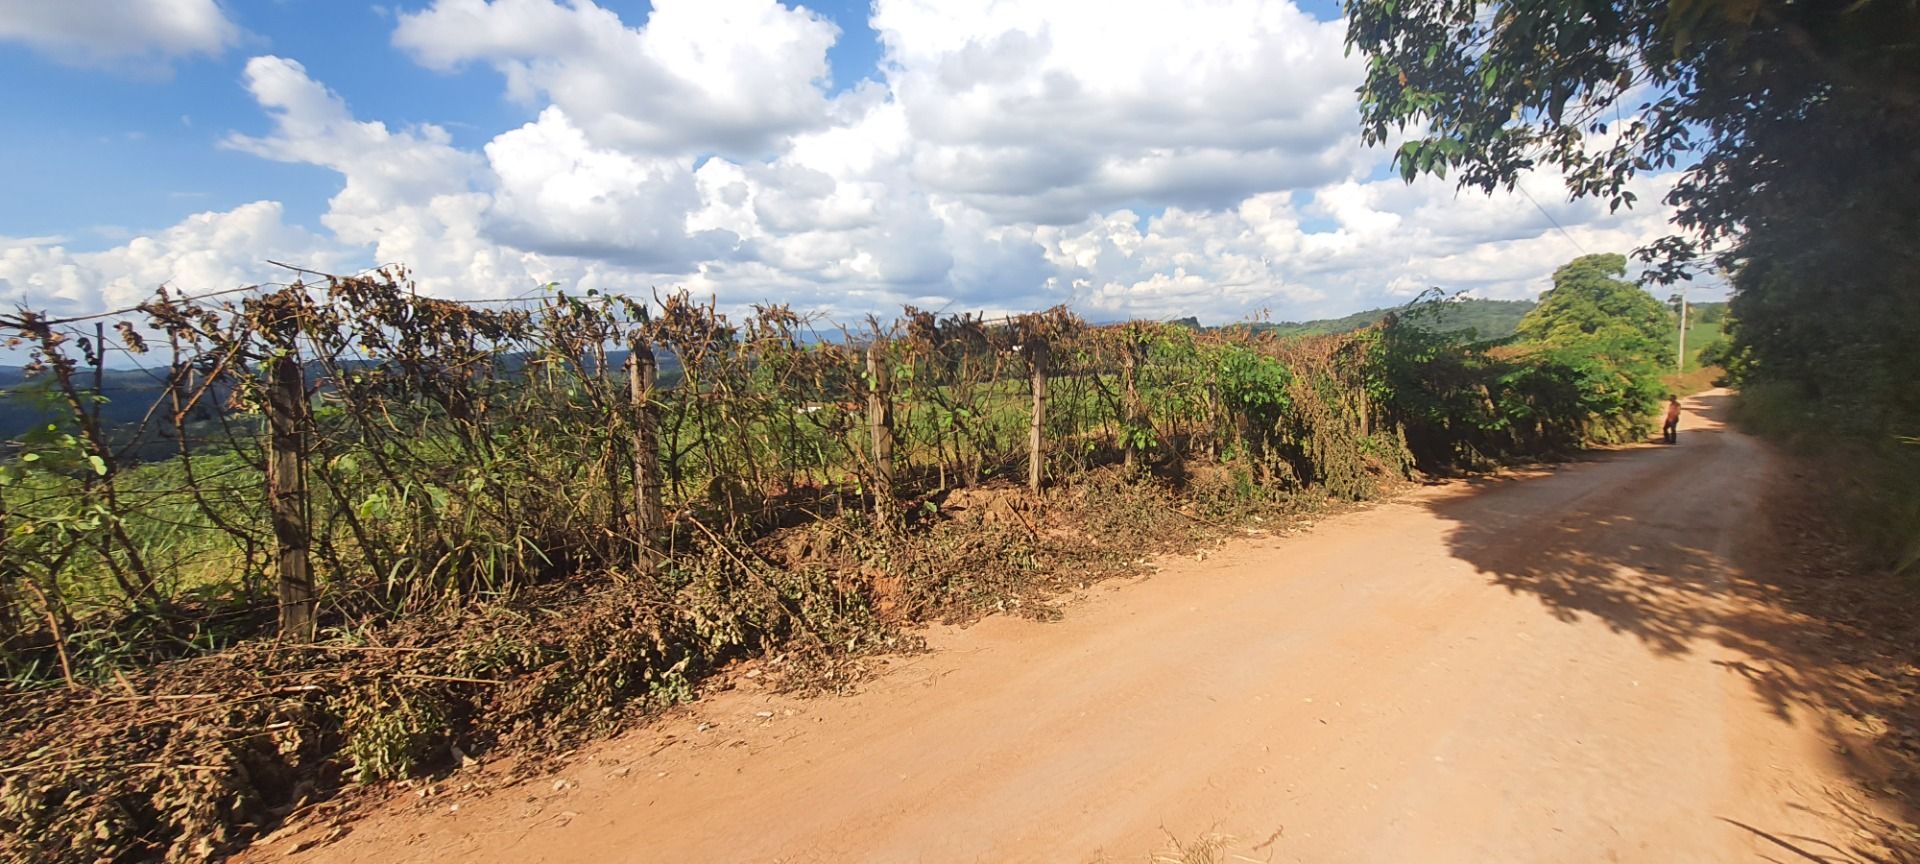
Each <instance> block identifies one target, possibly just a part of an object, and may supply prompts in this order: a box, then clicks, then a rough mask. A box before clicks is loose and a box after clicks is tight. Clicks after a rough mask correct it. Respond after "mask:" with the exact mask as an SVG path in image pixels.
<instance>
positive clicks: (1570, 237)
mask: <svg viewBox="0 0 1920 864" xmlns="http://www.w3.org/2000/svg"><path fill="white" fill-rule="evenodd" d="M1513 188H1515V189H1518V190H1520V194H1521V195H1525V196H1526V198H1527V201H1528V202H1529V203H1531V204H1533V209H1535V210H1538V211H1540V215H1542V216H1545V217H1547V221H1548V222H1549V223H1552V225H1553V230H1555V231H1558V232H1560V236H1562V237H1565V238H1567V242H1568V243H1572V244H1573V248H1575V249H1578V250H1580V254H1582V255H1585V254H1587V247H1585V246H1582V245H1580V241H1578V240H1575V239H1573V235H1572V234H1568V233H1567V229H1565V228H1562V227H1560V220H1558V219H1555V218H1553V214H1552V213H1548V212H1547V208H1545V207H1542V206H1540V202H1538V201H1535V200H1533V193H1531V192H1528V191H1527V187H1525V186H1522V185H1520V184H1519V183H1514V184H1513Z"/></svg>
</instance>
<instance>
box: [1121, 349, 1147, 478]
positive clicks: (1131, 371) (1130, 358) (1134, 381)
mask: <svg viewBox="0 0 1920 864" xmlns="http://www.w3.org/2000/svg"><path fill="white" fill-rule="evenodd" d="M1122 336H1123V338H1124V342H1123V345H1124V347H1125V348H1126V353H1125V355H1123V356H1122V357H1121V360H1120V383H1121V385H1122V387H1123V388H1124V389H1125V391H1126V405H1125V406H1124V410H1125V412H1126V419H1125V421H1124V423H1123V424H1122V426H1121V433H1120V434H1122V435H1124V436H1125V437H1126V440H1125V442H1123V443H1124V445H1125V446H1124V450H1123V453H1124V454H1125V455H1124V457H1123V459H1122V467H1123V468H1125V469H1126V471H1127V473H1129V474H1131V473H1133V471H1134V470H1135V469H1137V468H1138V467H1139V463H1140V442H1139V438H1140V430H1141V429H1142V427H1144V426H1145V425H1146V423H1145V422H1144V418H1145V415H1146V406H1145V403H1143V402H1141V401H1140V354H1141V353H1142V352H1141V351H1140V348H1141V347H1143V346H1142V345H1141V343H1140V342H1139V341H1138V340H1136V339H1134V338H1133V334H1131V333H1123V334H1122Z"/></svg>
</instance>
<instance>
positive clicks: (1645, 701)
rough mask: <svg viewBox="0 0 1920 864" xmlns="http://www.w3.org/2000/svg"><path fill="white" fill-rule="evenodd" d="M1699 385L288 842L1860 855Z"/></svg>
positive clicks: (991, 856) (1485, 857) (387, 851)
mask: <svg viewBox="0 0 1920 864" xmlns="http://www.w3.org/2000/svg"><path fill="white" fill-rule="evenodd" d="M1723 401H1724V394H1718V393H1714V394H1707V395H1705V396H1703V397H1701V398H1698V399H1696V400H1693V402H1692V403H1691V404H1690V406H1689V407H1690V409H1691V410H1690V411H1689V414H1688V419H1687V422H1686V423H1685V425H1684V426H1683V430H1684V431H1683V432H1682V434H1681V438H1680V445H1679V446H1678V447H1673V448H1663V447H1658V446H1644V447H1635V448H1627V449H1624V450H1619V451H1613V452H1609V453H1603V454H1599V455H1596V456H1594V457H1593V458H1590V459H1588V460H1584V461H1582V462H1579V463H1576V464H1572V465H1567V466H1562V467H1560V468H1558V469H1555V470H1551V471H1538V472H1531V473H1529V474H1526V475H1522V476H1517V477H1512V478H1505V479H1499V480H1489V481H1481V482H1474V483H1463V484H1454V485H1449V486H1445V487H1436V488H1429V489H1426V490H1423V491H1421V492H1419V493H1416V494H1413V495H1411V496H1408V497H1406V498H1403V499H1401V500H1399V501H1396V502H1394V503H1390V504H1386V505H1382V506H1379V507H1375V508H1372V509H1369V510H1366V511H1362V512H1357V513H1352V514H1348V515H1344V516H1340V517H1336V518H1332V519H1330V520H1328V521H1326V522H1324V523H1323V524H1320V525H1318V526H1315V527H1314V528H1313V529H1312V530H1311V531H1309V532H1306V533H1302V534H1298V535H1295V536H1291V537H1285V538H1249V539H1247V540H1245V541H1237V542H1235V543H1232V544H1229V545H1228V546H1226V547H1223V548H1222V549H1220V550H1218V551H1217V552H1216V553H1215V554H1213V555H1212V556H1210V557H1208V558H1206V559H1205V560H1204V561H1199V562H1196V561H1194V560H1192V559H1182V560H1180V561H1176V562H1168V563H1167V565H1166V566H1165V567H1164V569H1162V570H1161V571H1160V572H1159V573H1157V574H1155V575H1154V576H1152V577H1151V578H1147V579H1145V580H1138V581H1133V582H1128V583H1108V584H1106V585H1103V586H1101V587H1099V588H1096V589H1093V590H1092V591H1090V592H1089V593H1088V596H1087V598H1086V599H1085V600H1084V601H1083V602H1080V603H1079V604H1077V605H1075V606H1074V607H1073V608H1071V609H1069V610H1068V612H1067V614H1066V616H1065V619H1064V620H1062V621H1059V622H1056V623H1050V624H1040V623H1033V622H1029V621H1022V620H1014V619H1010V618H1003V619H993V620H988V621H985V622H982V623H980V624H978V625H976V626H974V627H972V628H969V629H965V630H937V631H935V632H934V633H932V634H931V635H930V639H931V641H932V643H933V645H934V647H935V648H936V649H937V650H935V651H934V652H932V653H930V654H927V655H923V656H915V657H908V658H902V659H899V660H896V661H894V663H893V667H894V668H893V669H891V671H889V672H888V673H887V674H885V675H883V676H882V677H881V678H880V679H879V680H878V681H876V682H873V683H871V684H870V685H868V686H867V687H866V688H865V690H864V692H862V693H861V694H860V695H857V696H853V697H848V698H842V699H815V700H803V699H790V698H785V697H777V696H772V695H767V694H764V693H760V692H757V691H754V690H752V689H751V688H750V687H743V688H742V689H739V690H735V691H732V692H729V693H725V694H722V695H720V696H719V697H717V698H714V699H710V700H707V701H705V702H703V703H701V704H700V705H699V706H698V707H697V709H695V710H694V711H692V712H691V713H689V714H686V715H683V716H678V717H674V718H670V719H669V720H668V721H667V722H665V723H664V724H662V725H661V726H657V727H655V728H651V729H646V730H640V731H636V732H634V733H631V734H629V735H627V736H625V737H623V738H619V739H616V740H613V741H610V742H606V743H604V744H601V745H597V746H595V747H593V748H590V749H589V750H588V751H586V752H584V753H583V754H582V755H581V756H580V757H578V758H576V759H575V760H573V761H572V762H571V763H570V764H569V765H568V767H566V768H565V769H564V770H562V771H560V772H558V773H557V774H554V775H551V776H548V777H545V778H541V779H538V780H535V781H531V782H527V783H523V784H520V785H518V786H514V787H510V788H507V789H504V790H498V791H494V792H491V793H489V794H486V795H473V794H469V795H466V796H460V795H452V796H438V797H435V798H432V799H428V800H427V801H425V802H420V801H418V800H417V799H415V798H413V797H412V796H411V795H409V796H406V797H405V798H404V799H402V800H401V801H397V802H395V803H394V804H392V805H390V806H389V807H388V808H386V812H382V813H377V814H375V815H374V816H372V817H371V818H368V819H366V820H363V821H361V822H359V823H358V824H356V825H354V826H353V830H352V831H351V833H350V834H348V835H347V836H346V837H345V838H343V839H341V840H339V841H338V842H336V843H333V844H331V845H324V846H320V847H318V848H314V849H311V850H308V851H304V852H301V853H300V854H297V855H294V856H292V858H293V860H297V861H312V862H351V864H370V862H384V861H411V862H461V864H482V862H603V861H636V862H643V861H644V862H654V861H658V862H734V861H740V862H865V861H872V862H1009V861H1022V862H1024V861H1032V862H1087V861H1120V862H1146V861H1149V860H1150V858H1151V856H1152V855H1153V853H1155V852H1156V851H1160V850H1164V849H1166V848H1167V842H1168V838H1169V837H1175V838H1179V839H1181V840H1192V839H1194V838H1198V837H1202V836H1205V835H1209V834H1214V835H1222V836H1228V837H1231V838H1233V840H1232V844H1231V850H1232V852H1233V853H1236V854H1238V855H1240V856H1244V860H1256V861H1266V860H1272V861H1314V862H1347V861H1383V862H1489V861H1565V862H1593V861H1644V862H1684V861H1716V862H1717V861H1795V862H1798V861H1871V860H1882V859H1884V858H1886V857H1887V856H1888V853H1886V852H1885V851H1884V850H1880V849H1879V847H1878V846H1877V845H1876V844H1875V842H1874V841H1873V840H1872V839H1870V837H1869V836H1868V835H1870V834H1871V833H1872V831H1871V830H1870V827H1871V825H1870V823H1869V822H1867V821H1863V820H1864V819H1865V818H1866V816H1867V814H1869V813H1871V812H1872V811H1873V810H1874V805H1872V804H1868V803H1865V802H1868V801H1869V800H1870V799H1869V798H1868V796H1867V795H1865V794H1864V793H1862V792H1861V791H1859V789H1858V788H1857V786H1856V781H1855V779H1854V777H1855V775H1856V773H1857V771H1856V770H1855V769H1853V768H1850V766H1849V765H1848V764H1847V763H1846V762H1845V761H1844V759H1843V757H1842V756H1841V755H1839V752H1838V751H1837V750H1836V746H1837V742H1836V739H1835V737H1834V736H1836V735H1837V734H1839V733H1838V732H1836V731H1835V729H1834V728H1833V726H1832V724H1831V723H1829V719H1830V717H1829V714H1828V712H1827V710H1826V708H1825V707H1824V706H1825V705H1827V704H1831V700H1827V699H1824V698H1823V694H1822V691H1821V688H1822V687H1823V686H1825V685H1824V684H1823V681H1822V670H1821V669H1820V668H1818V667H1817V665H1816V664H1815V663H1814V662H1812V661H1809V660H1807V659H1805V657H1804V656H1803V655H1802V654H1800V653H1799V651H1800V646H1802V645H1803V643H1806V644H1811V642H1817V639H1814V638H1813V637H1810V636H1808V635H1807V634H1804V633H1798V632H1797V630H1796V628H1798V627H1800V626H1801V625H1800V624H1798V623H1796V622H1795V621H1794V620H1793V619H1792V618H1791V616H1790V615H1788V614H1787V613H1784V612H1782V611H1780V610H1777V609H1774V608H1772V607H1769V606H1766V605H1763V604H1761V603H1758V602H1756V601H1753V600H1751V599H1750V598H1749V597H1748V595H1747V593H1746V592H1743V591H1739V590H1734V587H1733V586H1737V585H1739V584H1743V583H1744V580H1745V579H1747V577H1748V576H1749V575H1750V572H1751V571H1753V570H1755V569H1756V568H1764V567H1765V566H1767V565H1768V556H1769V554H1770V553H1769V550H1770V549H1771V548H1772V547H1771V545H1770V544H1769V542H1768V538H1767V536H1766V535H1767V533H1768V532H1767V527H1766V526H1767V522H1766V521H1765V520H1764V519H1762V518H1761V516H1760V514H1759V512H1758V507H1759V506H1760V503H1761V500H1762V497H1763V495H1764V494H1765V493H1766V491H1767V490H1768V488H1769V483H1770V482H1771V479H1770V473H1771V472H1773V471H1774V470H1776V467H1775V460H1774V459H1773V457H1771V456H1770V454H1769V452H1768V451H1767V449H1766V448H1765V447H1763V446H1762V445H1760V444H1758V443H1757V442H1755V441H1753V440H1751V439H1749V438H1747V437H1746V436H1744V435H1741V434H1738V433H1735V432H1732V431H1730V430H1727V429H1724V428H1722V427H1721V426H1720V424H1719V423H1718V422H1716V420H1715V419H1714V418H1715V417H1716V416H1717V414H1718V412H1719V411H1720V410H1721V408H1722V407H1723V406H1722V405H1721V404H1720V403H1722V402H1723ZM743 683H747V682H743ZM457 780H458V778H457V777H456V778H455V781H454V782H457ZM454 805H457V808H455V806H454ZM291 843H292V841H289V840H281V841H277V842H276V843H272V844H268V845H266V846H264V847H262V848H260V849H258V850H256V852H255V853H253V855H252V856H251V857H253V858H254V859H255V860H267V859H270V858H273V857H274V855H275V852H276V850H281V851H284V850H286V849H288V848H290V844H291ZM1162 860H1177V859H1162ZM1219 860H1223V861H1224V860H1243V859H1240V858H1231V857H1222V858H1220V859H1219ZM1896 860H1897V859H1896Z"/></svg>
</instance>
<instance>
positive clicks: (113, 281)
mask: <svg viewBox="0 0 1920 864" xmlns="http://www.w3.org/2000/svg"><path fill="white" fill-rule="evenodd" d="M349 260H350V256H349V255H348V254H347V253H346V252H345V251H344V250H342V249H340V248H339V247H338V246H337V245H336V244H334V243H333V242H331V241H330V240H328V239H327V238H325V237H321V236H319V235H316V234H314V233H313V232H311V231H308V230H306V229H304V228H300V227H298V226H293V225H288V224H286V222H285V221H284V213H283V212H282V208H281V205H280V204H279V203H278V202H274V201H255V202H253V203H251V204H243V205H241V206H239V207H235V208H234V209H232V210H227V211H224V212H206V213H195V214H193V215H191V216H188V217H186V218H185V219H182V220H181V221H180V222H179V223H178V224H176V225H174V226H172V227H170V228H167V229H165V230H162V231H157V232H153V233H151V234H141V235H138V236H136V237H134V238H133V239H131V240H129V241H127V242H126V243H125V244H122V245H120V246H116V247H113V248H111V249H106V250H102V251H94V252H86V251H82V252H74V251H69V249H68V248H67V246H66V245H64V243H63V242H62V241H61V240H60V238H17V239H9V238H4V237H0V303H5V304H9V305H18V306H24V307H26V308H30V309H43V310H50V311H55V312H93V311H99V310H101V309H104V308H119V307H124V306H130V305H133V304H135V303H139V302H141V301H142V300H145V299H146V298H147V297H149V296H151V295H152V294H153V292H154V290H155V289H157V288H159V287H160V286H162V285H165V286H168V287H169V288H171V289H173V290H176V291H179V292H184V293H205V292H209V291H217V290H222V289H226V288H237V287H241V286H245V285H251V284H256V283H260V282H266V281H273V280H284V279H287V278H289V277H290V276H291V275H293V274H291V273H290V272H289V271H287V270H285V269H282V268H280V267H277V266H275V265H274V264H272V263H270V262H272V261H279V262H281V263H284V264H291V265H293V266H295V267H307V268H311V269H315V270H322V271H325V270H334V269H338V268H340V267H342V266H345V265H346V264H347V262H348V261H349Z"/></svg>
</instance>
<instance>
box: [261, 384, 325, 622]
mask: <svg viewBox="0 0 1920 864" xmlns="http://www.w3.org/2000/svg"><path fill="white" fill-rule="evenodd" d="M266 401H267V430H268V448H269V454H268V458H267V506H268V508H269V509H270V511H271V514H272V518H273V539H274V574H275V576H276V578H277V579H278V581H279V601H280V638H282V639H285V640H289V641H294V642H312V641H313V639H314V636H315V635H316V630H317V627H318V619H317V616H316V615H315V614H314V590H313V564H312V562H311V561H310V560H308V549H309V547H310V545H311V538H310V535H309V533H308V527H307V471H306V445H307V424H308V422H309V421H310V419H311V414H310V412H309V410H308V405H307V381H306V372H305V370H303V369H302V368H301V367H300V361H299V360H298V359H296V358H294V357H293V356H290V355H284V356H281V357H278V358H275V359H274V361H273V365H272V368H271V369H270V370H269V372H268V382H267V400H266Z"/></svg>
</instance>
